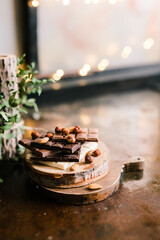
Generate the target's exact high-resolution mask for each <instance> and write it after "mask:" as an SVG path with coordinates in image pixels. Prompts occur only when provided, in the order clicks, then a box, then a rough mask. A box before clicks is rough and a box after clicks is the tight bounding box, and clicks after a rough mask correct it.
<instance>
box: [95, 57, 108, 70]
mask: <svg viewBox="0 0 160 240" xmlns="http://www.w3.org/2000/svg"><path fill="white" fill-rule="evenodd" d="M108 66H109V61H108V60H107V59H103V60H102V61H101V62H100V63H99V64H98V70H99V71H104V70H105V69H106V68H107V67H108Z"/></svg>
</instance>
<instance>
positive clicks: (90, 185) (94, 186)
mask: <svg viewBox="0 0 160 240" xmlns="http://www.w3.org/2000/svg"><path fill="white" fill-rule="evenodd" d="M88 188H89V189H90V190H97V189H101V188H102V186H101V185H99V184H97V183H91V184H89V185H88Z"/></svg>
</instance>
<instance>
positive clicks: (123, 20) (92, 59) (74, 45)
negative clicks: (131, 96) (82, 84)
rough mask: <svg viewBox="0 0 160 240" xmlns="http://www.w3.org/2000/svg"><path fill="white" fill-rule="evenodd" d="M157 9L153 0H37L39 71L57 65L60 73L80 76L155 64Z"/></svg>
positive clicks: (159, 26) (159, 40) (159, 28)
mask: <svg viewBox="0 0 160 240" xmlns="http://www.w3.org/2000/svg"><path fill="white" fill-rule="evenodd" d="M159 9H160V1H158V0H152V1H149V0H148V1H147V0H76V1H75V0H58V1H56V0H41V1H40V5H39V6H38V8H37V12H38V55H39V67H40V71H41V73H53V72H56V70H57V69H62V70H63V71H64V74H69V73H77V74H80V75H84V76H85V75H87V74H88V73H90V72H92V71H103V70H106V69H110V68H119V67H127V66H134V65H144V64H152V63H156V62H158V61H159V60H160V14H159ZM85 64H87V65H85ZM63 71H61V72H59V74H60V75H63Z"/></svg>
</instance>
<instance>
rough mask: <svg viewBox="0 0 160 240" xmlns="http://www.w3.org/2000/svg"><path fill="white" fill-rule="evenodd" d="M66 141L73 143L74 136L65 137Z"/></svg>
mask: <svg viewBox="0 0 160 240" xmlns="http://www.w3.org/2000/svg"><path fill="white" fill-rule="evenodd" d="M67 141H68V142H69V143H75V141H76V139H75V137H74V136H72V135H69V136H68V137H67Z"/></svg>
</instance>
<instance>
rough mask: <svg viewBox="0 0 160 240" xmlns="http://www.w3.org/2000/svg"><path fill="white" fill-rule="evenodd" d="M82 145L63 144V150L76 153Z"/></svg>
mask: <svg viewBox="0 0 160 240" xmlns="http://www.w3.org/2000/svg"><path fill="white" fill-rule="evenodd" d="M80 147H81V143H79V142H78V143H73V144H70V143H68V144H65V145H63V150H64V151H65V152H68V153H74V152H75V151H77V150H78V149H80Z"/></svg>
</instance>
